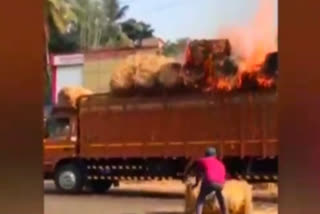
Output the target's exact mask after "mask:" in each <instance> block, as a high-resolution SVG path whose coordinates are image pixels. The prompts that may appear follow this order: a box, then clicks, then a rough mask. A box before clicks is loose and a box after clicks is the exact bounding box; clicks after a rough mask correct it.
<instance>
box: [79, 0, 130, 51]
mask: <svg viewBox="0 0 320 214" xmlns="http://www.w3.org/2000/svg"><path fill="white" fill-rule="evenodd" d="M75 1H76V2H77V3H78V4H79V5H80V9H79V10H76V13H77V15H78V17H79V23H78V27H79V31H80V46H81V48H82V49H95V48H100V47H104V46H107V45H110V44H113V45H121V43H123V42H127V43H128V38H127V37H126V35H125V34H123V32H122V31H121V28H120V25H119V23H118V21H119V20H120V19H121V18H123V17H124V15H125V13H126V11H127V10H128V8H129V7H128V6H127V5H125V6H120V3H119V1H117V0H96V1H88V0H75Z"/></svg>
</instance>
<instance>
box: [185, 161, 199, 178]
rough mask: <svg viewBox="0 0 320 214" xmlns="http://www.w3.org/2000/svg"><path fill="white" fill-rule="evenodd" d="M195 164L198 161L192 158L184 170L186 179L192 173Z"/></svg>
mask: <svg viewBox="0 0 320 214" xmlns="http://www.w3.org/2000/svg"><path fill="white" fill-rule="evenodd" d="M195 165H196V162H195V160H194V159H191V160H190V161H189V162H188V164H187V166H186V168H185V170H184V172H183V177H184V179H185V178H186V177H187V176H188V175H189V174H190V172H191V171H192V170H193V169H194V168H195Z"/></svg>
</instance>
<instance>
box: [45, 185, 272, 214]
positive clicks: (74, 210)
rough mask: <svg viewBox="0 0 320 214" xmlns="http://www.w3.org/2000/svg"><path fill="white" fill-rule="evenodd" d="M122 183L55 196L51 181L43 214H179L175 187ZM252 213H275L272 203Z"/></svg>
mask: <svg viewBox="0 0 320 214" xmlns="http://www.w3.org/2000/svg"><path fill="white" fill-rule="evenodd" d="M157 186H158V187H159V186H160V189H159V188H158V189H156V188H154V184H152V185H139V184H134V185H132V184H122V185H120V187H119V188H116V189H114V190H112V191H110V192H109V193H107V194H105V195H94V194H90V193H83V194H81V195H63V194H59V193H58V192H57V191H56V190H55V188H54V185H53V184H52V183H51V182H46V183H45V214H57V213H59V214H88V213H90V214H183V204H184V201H183V192H182V191H181V188H180V187H179V185H175V188H170V193H168V188H167V187H166V185H165V184H160V185H159V184H157ZM254 214H277V205H276V203H274V202H272V201H263V200H262V199H261V200H260V201H256V202H255V212H254Z"/></svg>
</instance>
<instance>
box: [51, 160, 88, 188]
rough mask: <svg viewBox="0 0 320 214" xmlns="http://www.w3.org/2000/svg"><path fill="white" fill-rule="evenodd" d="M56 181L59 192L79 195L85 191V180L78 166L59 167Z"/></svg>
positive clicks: (55, 177)
mask: <svg viewBox="0 0 320 214" xmlns="http://www.w3.org/2000/svg"><path fill="white" fill-rule="evenodd" d="M54 181H55V184H56V186H57V188H58V189H59V190H61V191H63V192H66V193H77V192H80V191H81V190H82V189H83V186H84V181H85V179H84V176H83V174H82V173H81V170H80V168H79V167H78V166H77V165H75V164H67V165H62V166H60V167H58V169H57V170H56V173H55V176H54Z"/></svg>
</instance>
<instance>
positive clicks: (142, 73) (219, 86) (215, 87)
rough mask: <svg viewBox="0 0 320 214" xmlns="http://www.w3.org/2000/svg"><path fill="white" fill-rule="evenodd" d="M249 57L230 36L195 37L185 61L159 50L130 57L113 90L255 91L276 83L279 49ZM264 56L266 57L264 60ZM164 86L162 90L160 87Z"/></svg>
mask: <svg viewBox="0 0 320 214" xmlns="http://www.w3.org/2000/svg"><path fill="white" fill-rule="evenodd" d="M259 50H260V49H259V48H257V51H256V52H257V54H256V55H255V54H253V56H252V57H249V58H239V57H236V56H235V55H234V53H233V52H232V50H231V45H230V43H229V40H228V39H220V40H195V41H192V42H190V44H189V45H188V46H187V49H186V55H185V62H184V64H183V65H181V64H179V63H178V62H176V61H175V60H174V59H172V58H167V57H165V56H161V55H156V54H137V55H132V56H130V57H128V58H127V59H126V60H124V62H123V63H121V64H120V66H119V67H118V68H117V69H116V70H115V72H114V73H113V74H112V77H111V82H110V86H111V90H112V92H113V93H116V94H117V93H118V92H124V93H125V94H126V95H128V94H131V95H132V94H135V93H136V92H139V93H140V94H141V92H142V94H146V93H150V92H151V94H154V93H153V92H159V91H168V90H169V91H170V92H171V93H172V92H174V91H180V92H181V90H177V89H182V91H185V92H186V91H189V90H188V89H192V90H195V91H198V92H215V91H235V90H237V91H252V90H260V89H271V88H274V87H275V86H276V81H275V80H276V77H277V73H278V61H277V57H278V53H277V52H271V53H264V52H263V53H260V52H259ZM262 56H264V57H265V58H264V61H263V60H262V59H263V57H262ZM159 89H162V90H159Z"/></svg>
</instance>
